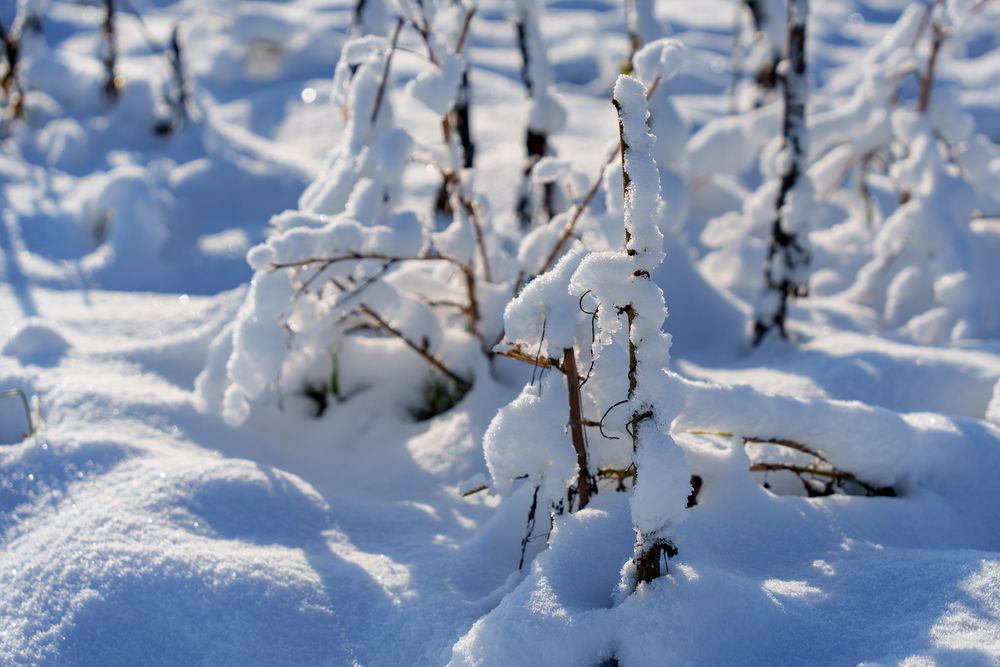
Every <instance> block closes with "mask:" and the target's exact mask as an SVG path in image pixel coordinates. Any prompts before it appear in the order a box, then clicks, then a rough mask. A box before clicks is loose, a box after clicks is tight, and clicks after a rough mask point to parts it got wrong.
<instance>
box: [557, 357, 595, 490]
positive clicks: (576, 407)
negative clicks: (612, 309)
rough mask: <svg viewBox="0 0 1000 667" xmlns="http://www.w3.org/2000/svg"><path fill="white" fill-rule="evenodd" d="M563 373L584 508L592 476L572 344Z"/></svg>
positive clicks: (577, 485)
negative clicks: (584, 434) (584, 435)
mask: <svg viewBox="0 0 1000 667" xmlns="http://www.w3.org/2000/svg"><path fill="white" fill-rule="evenodd" d="M562 368H563V373H565V375H566V390H567V394H568V395H569V432H570V437H571V439H572V441H573V449H575V450H576V464H577V468H578V469H579V471H578V474H577V478H576V493H577V496H578V498H579V504H578V506H577V507H578V509H583V508H584V507H586V506H587V503H589V502H590V495H591V492H592V488H591V483H592V482H591V477H590V465H589V463H588V462H587V445H586V442H585V441H584V438H583V415H582V410H581V408H580V376H579V374H578V372H577V368H576V353H575V352H574V350H573V348H572V346H571V347H567V348H566V349H565V350H563V363H562Z"/></svg>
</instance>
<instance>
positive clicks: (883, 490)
mask: <svg viewBox="0 0 1000 667" xmlns="http://www.w3.org/2000/svg"><path fill="white" fill-rule="evenodd" d="M782 471H784V472H792V473H795V474H796V475H815V476H816V477H825V478H827V479H830V480H833V481H834V482H835V483H837V484H844V483H845V482H851V483H853V484H857V485H858V486H860V487H861V488H862V489H864V490H865V493H866V494H867V495H869V496H889V497H893V496H895V495H896V490H895V489H893V488H892V487H891V486H877V485H875V484H870V483H868V482H865V481H863V480H860V479H858V478H857V477H856V476H855V475H854V474H853V473H849V472H847V471H845V470H837V469H836V468H833V469H827V468H817V467H815V466H803V465H796V464H794V463H754V464H751V465H750V472H782Z"/></svg>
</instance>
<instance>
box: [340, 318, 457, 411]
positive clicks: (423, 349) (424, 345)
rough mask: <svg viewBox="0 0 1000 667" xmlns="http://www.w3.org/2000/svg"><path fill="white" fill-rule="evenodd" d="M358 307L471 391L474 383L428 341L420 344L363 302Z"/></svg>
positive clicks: (432, 364) (451, 378) (455, 381)
mask: <svg viewBox="0 0 1000 667" xmlns="http://www.w3.org/2000/svg"><path fill="white" fill-rule="evenodd" d="M358 308H359V310H361V312H363V313H364V314H365V315H367V316H368V317H370V318H372V319H373V320H375V322H376V323H377V324H378V325H379V327H381V328H382V329H385V330H386V331H387V332H389V333H390V334H392V335H393V336H395V337H396V338H398V339H400V340H401V341H403V342H404V343H406V345H407V347H409V348H410V349H411V350H413V351H414V352H416V353H417V354H419V355H420V356H421V357H423V358H424V360H425V361H426V362H427V363H429V364H430V365H431V366H433V367H434V368H436V369H437V370H439V371H441V372H442V373H443V374H444V375H446V376H447V377H448V378H449V379H450V380H452V381H453V382H454V383H455V384H456V385H457V386H458V388H459V389H460V390H461V391H462V392H463V393H464V392H467V391H469V390H470V389H472V383H471V382H469V381H468V380H466V379H465V378H463V377H462V376H461V375H459V374H458V373H456V372H455V371H453V370H451V369H450V368H448V366H446V365H445V364H444V362H443V361H441V360H440V359H438V358H437V357H436V356H434V355H433V354H431V352H430V350H429V349H428V347H429V345H428V343H427V341H424V342H423V343H422V344H419V345H418V344H417V343H415V342H414V341H413V340H411V339H410V338H409V337H408V336H407V335H406V334H404V333H403V332H402V331H400V330H399V329H397V328H396V327H394V326H392V325H391V324H389V322H387V321H386V320H385V319H384V318H383V317H382V316H381V315H379V314H378V313H377V312H375V311H374V310H372V309H371V308H370V307H369V306H368V305H366V304H361V305H360V306H359V307H358Z"/></svg>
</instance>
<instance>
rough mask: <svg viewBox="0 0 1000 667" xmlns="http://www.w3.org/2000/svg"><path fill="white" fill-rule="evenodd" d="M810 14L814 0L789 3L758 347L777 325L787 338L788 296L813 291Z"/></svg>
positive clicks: (755, 340)
mask: <svg viewBox="0 0 1000 667" xmlns="http://www.w3.org/2000/svg"><path fill="white" fill-rule="evenodd" d="M808 16H809V0H791V1H790V2H789V4H788V53H787V56H786V58H785V59H784V60H783V61H782V63H781V65H780V67H779V76H780V77H781V80H782V82H783V83H784V98H785V114H784V121H783V124H782V137H783V140H784V147H783V148H782V154H781V158H780V160H781V161H780V164H781V165H782V169H781V185H780V189H779V191H778V200H777V203H776V206H775V209H776V212H775V217H774V223H773V225H772V228H771V242H770V246H769V249H768V256H767V261H766V264H765V266H764V282H765V286H764V294H763V295H762V296H761V298H760V300H759V301H758V303H757V308H756V314H755V321H754V331H753V344H754V345H758V344H759V343H760V342H761V341H762V340H763V339H764V336H766V335H767V333H768V332H769V331H771V330H772V329H777V330H778V333H779V334H780V335H781V337H782V338H788V331H787V329H786V327H785V320H786V317H787V314H788V300H789V299H791V298H795V297H803V296H806V294H807V290H808V275H807V273H806V272H807V270H808V268H809V258H810V253H809V244H808V238H807V227H806V225H807V223H808V216H810V215H811V214H812V211H811V208H812V203H813V193H812V187H811V184H810V183H809V180H808V176H807V175H806V170H807V169H808V157H809V146H808V135H807V129H806V105H807V103H808V101H809V80H808V77H807V72H806V22H807V20H808Z"/></svg>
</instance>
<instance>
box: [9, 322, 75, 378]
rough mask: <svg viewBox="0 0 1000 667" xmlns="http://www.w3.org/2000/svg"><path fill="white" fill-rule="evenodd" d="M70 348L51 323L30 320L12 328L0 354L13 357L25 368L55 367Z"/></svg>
mask: <svg viewBox="0 0 1000 667" xmlns="http://www.w3.org/2000/svg"><path fill="white" fill-rule="evenodd" d="M70 347H71V346H70V344H69V343H68V342H67V341H66V338H65V337H64V336H63V335H62V333H60V332H59V329H58V328H56V327H55V326H54V325H52V323H50V322H47V321H45V320H43V319H39V318H31V319H28V320H25V321H24V322H21V323H20V324H18V325H17V326H16V327H15V328H14V332H13V334H11V336H10V338H8V339H7V341H6V342H5V343H4V344H3V348H0V354H2V355H4V356H7V357H14V358H15V359H17V360H18V361H20V362H21V363H22V364H24V365H26V366H57V365H58V364H59V361H60V360H61V359H62V357H63V356H64V355H65V354H66V352H67V351H69V349H70Z"/></svg>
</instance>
